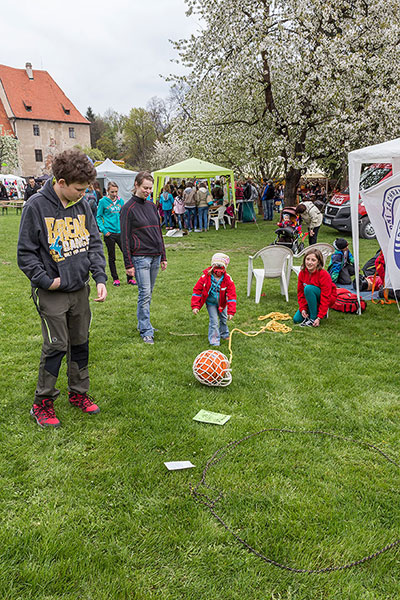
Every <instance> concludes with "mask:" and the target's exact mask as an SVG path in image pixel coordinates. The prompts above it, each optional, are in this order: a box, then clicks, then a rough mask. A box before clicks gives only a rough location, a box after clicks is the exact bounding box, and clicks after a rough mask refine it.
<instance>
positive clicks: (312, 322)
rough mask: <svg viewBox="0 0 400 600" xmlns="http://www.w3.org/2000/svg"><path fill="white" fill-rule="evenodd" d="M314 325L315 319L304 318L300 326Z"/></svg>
mask: <svg viewBox="0 0 400 600" xmlns="http://www.w3.org/2000/svg"><path fill="white" fill-rule="evenodd" d="M313 325H314V319H304V321H303V322H302V323H300V327H312V326H313Z"/></svg>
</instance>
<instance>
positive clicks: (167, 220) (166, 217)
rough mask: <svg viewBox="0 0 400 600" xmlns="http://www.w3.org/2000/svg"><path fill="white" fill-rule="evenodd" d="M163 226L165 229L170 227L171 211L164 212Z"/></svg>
mask: <svg viewBox="0 0 400 600" xmlns="http://www.w3.org/2000/svg"><path fill="white" fill-rule="evenodd" d="M164 225H165V227H172V209H170V210H164Z"/></svg>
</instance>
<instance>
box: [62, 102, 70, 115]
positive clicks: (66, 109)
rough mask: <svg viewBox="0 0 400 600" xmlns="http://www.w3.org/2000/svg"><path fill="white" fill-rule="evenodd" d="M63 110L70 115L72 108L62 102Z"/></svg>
mask: <svg viewBox="0 0 400 600" xmlns="http://www.w3.org/2000/svg"><path fill="white" fill-rule="evenodd" d="M61 106H62V108H63V111H64V112H65V114H66V115H69V114H70V113H71V109H69V108H65V106H64V104H61Z"/></svg>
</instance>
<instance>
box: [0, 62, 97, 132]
mask: <svg viewBox="0 0 400 600" xmlns="http://www.w3.org/2000/svg"><path fill="white" fill-rule="evenodd" d="M0 81H1V83H2V84H3V87H4V90H5V93H6V96H7V99H8V102H9V103H10V106H11V110H12V112H13V113H14V116H15V117H16V118H17V119H31V120H34V121H39V120H41V121H62V122H65V123H87V124H89V121H88V120H87V119H85V118H84V117H83V116H82V115H81V113H80V112H79V111H78V109H77V108H75V106H74V105H73V104H72V102H71V101H70V100H69V99H68V98H67V96H66V95H65V94H64V92H63V91H62V89H61V88H60V87H59V86H58V85H57V84H56V82H55V81H54V79H52V78H51V77H50V75H49V74H48V73H47V71H37V70H35V71H33V79H29V77H28V75H27V73H26V70H25V69H14V68H12V67H7V66H6V65H0ZM26 107H31V110H27V109H26ZM64 109H66V110H67V111H69V114H67V113H66V112H65V110H64Z"/></svg>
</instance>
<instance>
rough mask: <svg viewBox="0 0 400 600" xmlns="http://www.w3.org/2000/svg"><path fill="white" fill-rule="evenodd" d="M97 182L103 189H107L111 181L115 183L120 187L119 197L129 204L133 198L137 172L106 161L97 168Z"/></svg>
mask: <svg viewBox="0 0 400 600" xmlns="http://www.w3.org/2000/svg"><path fill="white" fill-rule="evenodd" d="M96 171H97V180H98V181H99V183H100V187H101V188H103V187H104V188H106V189H107V184H108V183H109V182H110V181H115V183H116V184H117V185H118V195H119V196H120V197H121V198H122V199H123V200H124V202H127V201H128V200H129V199H130V198H131V196H132V190H133V184H134V182H135V178H136V175H137V171H130V170H129V169H123V168H122V167H119V166H118V165H115V164H114V163H113V161H112V160H110V159H109V158H106V160H105V161H104V162H103V163H101V165H99V166H98V167H96Z"/></svg>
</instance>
